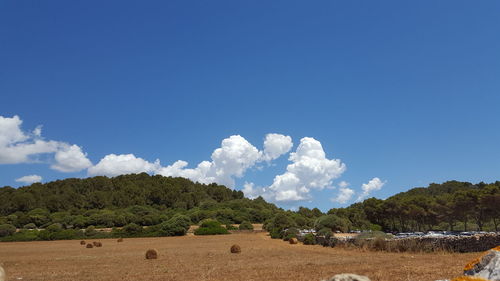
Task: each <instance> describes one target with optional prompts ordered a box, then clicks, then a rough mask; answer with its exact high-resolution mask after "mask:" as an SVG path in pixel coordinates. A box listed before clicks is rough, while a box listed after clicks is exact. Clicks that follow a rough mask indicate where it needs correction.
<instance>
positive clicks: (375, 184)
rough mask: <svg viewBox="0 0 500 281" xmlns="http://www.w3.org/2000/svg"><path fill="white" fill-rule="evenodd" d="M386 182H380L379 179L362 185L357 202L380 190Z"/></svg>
mask: <svg viewBox="0 0 500 281" xmlns="http://www.w3.org/2000/svg"><path fill="white" fill-rule="evenodd" d="M385 183H386V182H385V181H384V182H382V181H381V180H380V179H379V178H373V179H371V180H370V181H369V182H368V183H364V184H362V185H361V190H362V191H363V192H362V193H361V194H360V195H359V197H358V199H357V201H361V200H363V199H365V198H367V197H368V195H370V193H371V192H373V191H376V190H380V189H382V186H384V184H385Z"/></svg>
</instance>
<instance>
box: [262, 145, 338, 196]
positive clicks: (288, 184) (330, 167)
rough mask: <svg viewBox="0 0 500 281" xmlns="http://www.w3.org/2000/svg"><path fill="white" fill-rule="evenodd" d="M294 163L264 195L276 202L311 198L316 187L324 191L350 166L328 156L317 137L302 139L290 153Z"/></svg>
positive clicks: (277, 177) (276, 179)
mask: <svg viewBox="0 0 500 281" xmlns="http://www.w3.org/2000/svg"><path fill="white" fill-rule="evenodd" d="M289 160H290V161H291V162H292V164H289V165H288V166H287V169H286V172H285V173H284V174H281V175H277V176H276V177H275V178H274V181H273V184H272V185H271V186H269V187H268V188H267V190H265V193H264V196H265V197H266V198H267V199H271V200H275V201H301V200H307V199H310V194H309V193H310V191H311V190H312V189H316V190H322V189H324V188H325V187H328V186H331V185H332V181H333V180H334V179H336V178H338V177H339V176H340V175H342V173H343V172H344V171H345V169H346V166H345V164H343V163H342V162H341V161H340V160H338V159H328V158H326V155H325V151H324V150H323V146H322V145H321V143H320V142H319V141H317V140H315V139H314V138H309V137H305V138H302V139H301V140H300V144H299V146H298V147H297V150H296V151H295V152H293V153H290V157H289Z"/></svg>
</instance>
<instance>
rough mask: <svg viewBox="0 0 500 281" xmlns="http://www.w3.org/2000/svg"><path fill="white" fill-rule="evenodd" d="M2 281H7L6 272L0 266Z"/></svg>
mask: <svg viewBox="0 0 500 281" xmlns="http://www.w3.org/2000/svg"><path fill="white" fill-rule="evenodd" d="M0 281H5V271H4V270H3V267H1V266H0Z"/></svg>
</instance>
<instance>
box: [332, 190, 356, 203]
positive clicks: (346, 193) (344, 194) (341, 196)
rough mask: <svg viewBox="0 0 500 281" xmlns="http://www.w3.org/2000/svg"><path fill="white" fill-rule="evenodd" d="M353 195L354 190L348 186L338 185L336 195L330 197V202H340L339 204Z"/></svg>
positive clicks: (345, 201)
mask: <svg viewBox="0 0 500 281" xmlns="http://www.w3.org/2000/svg"><path fill="white" fill-rule="evenodd" d="M353 195H354V190H352V189H350V188H348V187H340V188H339V193H338V194H337V196H336V197H334V198H332V199H331V201H332V202H336V203H340V204H345V203H347V202H348V201H349V200H351V198H352V196H353Z"/></svg>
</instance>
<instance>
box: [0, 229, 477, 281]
mask: <svg viewBox="0 0 500 281" xmlns="http://www.w3.org/2000/svg"><path fill="white" fill-rule="evenodd" d="M99 241H100V242H102V244H103V246H102V247H100V248H95V247H94V248H92V249H87V248H85V246H82V245H80V241H76V240H71V241H47V242H45V241H42V242H13V243H0V264H2V265H3V267H4V268H5V270H6V272H7V280H24V281H28V280H37V281H41V280H47V281H49V280H50V281H55V280H61V281H62V280H68V281H69V280H71V281H79V280H98V281H99V280H103V281H104V280H106V281H108V280H117V281H118V280H119V281H124V280H134V281H140V280H178V281H181V280H182V281H184V280H186V281H187V280H189V281H193V280H219V281H221V280H231V281H234V280H259V281H261V280H269V281H278V280H314V281H316V280H322V279H326V278H328V277H331V276H332V275H335V274H338V273H357V274H361V275H367V276H369V277H370V278H371V280H373V281H405V280H406V281H410V280H411V281H419V280H421V281H430V280H437V279H447V278H452V277H456V276H460V275H461V273H462V268H463V267H464V265H465V264H466V263H467V262H468V261H470V260H472V259H473V258H475V257H476V256H478V254H477V253H468V254H450V253H431V254H424V253H421V254H420V253H418V254H415V253H385V252H371V251H363V250H360V249H338V248H324V247H321V246H307V245H302V244H298V245H290V244H289V243H287V242H284V241H281V240H273V239H270V238H269V236H267V235H266V233H262V232H261V233H241V234H231V235H219V236H183V237H164V238H135V239H124V241H123V242H121V243H118V242H117V241H116V239H101V240H99ZM87 242H90V243H92V242H93V241H92V240H88V241H87ZM233 244H238V245H240V246H241V250H242V252H241V253H240V254H231V253H230V247H231V246H232V245H233ZM148 249H156V250H157V251H158V259H155V260H146V259H145V253H146V251H147V250H148Z"/></svg>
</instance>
